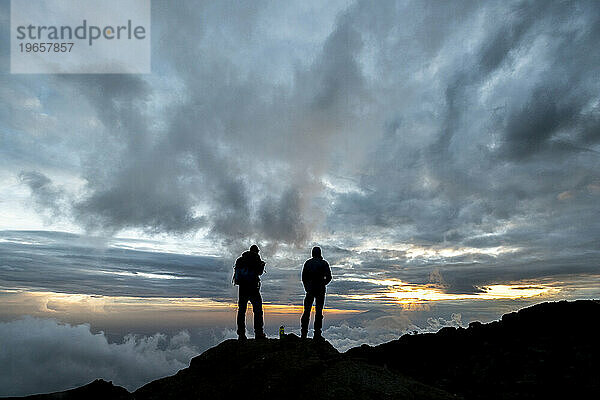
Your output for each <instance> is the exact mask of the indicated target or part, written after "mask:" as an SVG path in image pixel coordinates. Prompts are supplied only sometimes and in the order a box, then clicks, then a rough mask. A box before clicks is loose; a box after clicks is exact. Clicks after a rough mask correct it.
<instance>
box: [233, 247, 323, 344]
mask: <svg viewBox="0 0 600 400" xmlns="http://www.w3.org/2000/svg"><path fill="white" fill-rule="evenodd" d="M259 252H260V249H259V248H258V246H257V245H255V244H253V245H252V246H250V250H247V251H245V252H243V253H242V255H241V256H240V257H238V259H237V260H236V261H235V266H234V275H233V282H234V283H235V284H236V285H238V286H239V290H238V312H237V334H238V338H239V339H240V340H244V339H246V309H247V307H248V301H249V302H250V303H251V304H252V312H253V313H254V337H255V338H256V339H265V338H266V336H265V333H264V328H263V327H264V321H263V309H262V296H261V294H260V275H262V274H263V273H264V271H265V262H264V261H263V260H262V259H261V258H260V255H259ZM329 282H331V269H330V267H329V263H328V262H327V261H325V260H324V259H323V256H322V253H321V248H320V247H313V249H312V258H310V259H308V260H306V262H305V263H304V266H303V268H302V284H303V285H304V290H305V291H306V296H305V298H304V312H303V313H302V318H301V319H300V325H301V337H302V338H303V339H305V338H306V337H307V334H308V324H309V321H310V313H311V309H312V306H313V303H314V304H315V322H314V338H315V339H322V338H323V337H322V332H321V331H322V329H323V306H324V305H325V287H326V286H327V284H329Z"/></svg>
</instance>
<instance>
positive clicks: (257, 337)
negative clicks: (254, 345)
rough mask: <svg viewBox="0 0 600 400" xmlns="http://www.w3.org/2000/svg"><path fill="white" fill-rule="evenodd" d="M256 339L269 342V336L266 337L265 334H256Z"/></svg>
mask: <svg viewBox="0 0 600 400" xmlns="http://www.w3.org/2000/svg"><path fill="white" fill-rule="evenodd" d="M254 339H256V340H267V335H265V333H264V332H261V333H255V334H254Z"/></svg>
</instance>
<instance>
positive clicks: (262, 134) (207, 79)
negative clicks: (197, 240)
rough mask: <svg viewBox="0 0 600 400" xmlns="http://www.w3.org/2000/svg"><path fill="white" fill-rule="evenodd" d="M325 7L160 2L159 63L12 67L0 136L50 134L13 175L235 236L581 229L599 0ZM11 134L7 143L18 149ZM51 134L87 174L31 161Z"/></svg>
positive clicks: (146, 226) (595, 108)
mask: <svg viewBox="0 0 600 400" xmlns="http://www.w3.org/2000/svg"><path fill="white" fill-rule="evenodd" d="M320 7H321V6H317V5H312V6H307V7H300V8H295V7H284V8H283V9H280V7H274V6H273V5H269V4H262V3H250V4H246V5H240V4H237V3H236V5H235V6H231V7H226V6H222V5H221V6H219V7H217V6H210V5H203V6H198V7H192V6H191V5H186V3H183V4H182V6H181V7H177V8H174V7H169V6H168V3H161V2H158V3H156V7H154V10H153V12H154V14H153V26H154V29H155V30H156V32H157V35H153V37H158V38H160V40H156V41H155V42H154V43H153V54H154V57H153V59H154V60H155V65H154V71H155V72H154V74H153V75H151V76H134V75H116V76H112V75H105V76H68V75H65V76H60V77H47V78H44V82H43V86H44V87H46V88H47V90H52V91H54V92H55V93H56V96H53V97H52V98H42V97H41V95H40V93H39V90H36V89H34V86H36V85H37V83H38V82H37V81H36V80H35V79H34V78H31V77H18V78H17V77H14V78H11V79H10V80H8V78H3V79H5V80H7V82H6V83H7V86H6V89H4V90H5V93H4V95H3V99H4V101H8V99H9V97H8V96H12V97H10V98H11V99H12V100H11V101H10V103H11V104H12V106H11V107H13V108H15V110H14V113H12V114H10V115H9V114H6V115H5V116H4V117H3V118H4V121H5V124H6V125H7V127H9V128H10V129H9V131H6V132H5V133H4V134H3V135H5V136H6V135H12V134H9V133H7V132H10V131H22V132H24V133H25V137H27V135H38V136H39V135H43V136H44V137H46V138H48V142H47V143H46V144H44V149H43V150H44V152H43V153H44V154H42V157H41V158H40V160H39V162H38V163H37V164H38V165H35V164H36V163H27V164H28V165H27V167H28V168H27V169H24V170H23V171H25V172H22V173H21V180H22V181H23V182H24V183H25V184H27V185H28V187H29V188H30V189H31V193H32V196H33V198H34V199H35V200H36V201H37V204H38V206H39V207H40V208H46V209H50V210H51V215H54V216H58V215H61V216H63V217H66V218H69V219H71V220H73V221H76V222H77V223H79V224H80V225H82V226H83V227H86V228H87V229H89V230H93V231H98V230H100V231H102V232H108V233H116V232H118V231H121V230H124V229H129V228H138V229H143V230H145V231H147V232H151V233H160V232H167V233H178V234H181V233H186V232H193V233H194V232H198V231H202V232H204V234H205V235H206V238H207V239H208V240H212V241H214V242H221V243H224V244H228V245H232V246H239V245H240V244H241V243H242V242H243V241H244V240H248V239H252V240H258V241H263V242H270V243H282V244H293V245H305V244H306V243H307V242H310V241H311V240H314V239H315V238H329V239H334V240H335V239H337V238H343V240H342V241H346V243H347V242H348V241H350V240H354V241H360V240H363V239H365V238H369V237H373V236H378V237H382V238H385V240H386V241H387V242H390V243H397V242H406V241H415V240H416V241H418V242H419V243H420V244H435V243H442V242H444V243H450V244H451V245H465V244H466V243H467V242H468V243H476V242H477V241H481V240H482V239H483V238H486V239H485V240H486V241H487V242H488V243H489V245H490V246H497V245H500V244H507V243H508V244H513V245H517V244H518V245H522V243H520V242H519V240H520V237H517V235H513V233H514V230H515V229H522V228H523V227H525V226H524V225H527V226H530V227H531V228H532V229H533V230H534V231H535V230H536V228H535V226H534V225H535V224H537V223H538V222H539V221H540V220H543V221H545V222H546V224H547V225H548V228H549V229H550V232H554V233H556V234H559V233H560V231H561V227H562V226H563V220H562V216H563V215H567V216H568V218H570V219H571V220H572V221H573V225H574V226H575V227H577V228H576V231H575V232H573V235H572V239H573V238H575V237H580V236H579V235H580V233H578V232H577V231H578V230H585V231H586V233H590V230H591V231H592V232H596V233H597V226H596V227H592V226H591V225H590V223H589V222H588V221H590V218H589V214H590V213H594V212H596V211H594V207H593V204H594V203H595V202H596V201H597V200H598V198H597V191H595V192H594V191H593V190H589V189H588V188H590V187H595V185H596V186H597V185H598V184H599V182H600V176H599V175H598V174H597V172H595V171H598V168H597V167H598V163H599V158H598V139H599V136H598V134H597V133H596V132H597V131H598V127H599V125H598V121H599V120H600V117H599V115H600V114H599V104H600V103H599V101H600V100H599V98H598V85H599V84H598V80H597V79H595V74H594V71H595V66H596V65H598V61H599V60H598V55H597V52H593V51H589V49H590V48H594V46H595V43H597V40H598V38H600V31H599V30H598V28H597V26H598V25H599V24H598V21H599V20H600V10H599V7H598V5H597V3H595V2H579V3H577V4H574V3H564V2H550V3H549V2H546V1H542V2H519V1H514V2H509V3H502V4H496V3H493V2H483V3H481V2H480V3H470V2H460V3H454V2H453V3H449V4H446V3H444V4H437V3H435V5H433V4H428V3H422V2H409V3H397V2H394V1H383V2H378V4H377V6H376V7H373V6H372V4H370V3H364V2H360V1H359V2H356V3H353V4H344V3H340V4H335V5H333V6H332V7H328V8H326V9H325V8H324V9H321V8H320ZM224 10H227V12H225V11H224ZM448 16H452V17H451V18H447V17H448ZM200 21H201V22H200ZM309 21H313V22H312V23H314V24H315V28H314V29H312V30H311V31H307V30H306V24H307V23H308V22H309ZM172 26H178V29H176V30H174V29H168V28H167V27H172ZM182 37H194V40H193V41H192V42H190V45H189V46H186V50H185V51H182V50H181V48H180V47H178V46H172V45H171V44H172V43H178V42H179V41H181V40H182ZM17 84H19V85H21V86H24V87H26V88H28V89H27V90H26V91H24V92H23V93H22V94H20V95H19V96H17V97H16V98H15V97H14V88H15V85H17ZM19 98H20V99H21V100H19V102H20V104H27V106H26V107H23V106H21V107H17V104H16V100H15V99H19ZM72 98H76V99H77V103H75V102H73V100H72ZM66 107H69V113H70V114H76V116H71V115H68V114H67V113H66V112H65V108H66ZM40 118H45V119H50V120H51V121H50V122H51V123H50V124H39V123H37V124H36V123H34V121H37V120H39V119H40ZM67 124H69V129H68V133H67ZM61 131H64V132H65V133H61ZM66 134H68V135H72V136H73V137H72V138H71V139H70V141H71V143H67V142H66V141H65V140H66V138H65V135H66ZM9 139H10V140H9V141H8V142H7V143H8V145H9V148H8V151H9V154H11V155H13V159H14V160H16V158H15V156H14V155H15V154H19V155H21V156H23V155H26V154H27V153H28V152H27V150H26V149H25V148H24V147H23V145H24V143H25V139H13V138H12V136H9ZM51 139H53V140H54V143H56V144H55V146H59V147H55V148H62V149H63V150H68V153H69V163H65V164H64V165H63V168H62V170H63V171H62V172H61V173H66V174H72V175H74V176H75V177H76V178H77V179H78V180H79V181H78V182H79V184H78V185H63V184H61V183H59V182H60V179H61V176H60V174H57V173H56V171H57V169H56V168H60V163H58V164H57V162H56V159H55V158H54V159H53V160H52V163H53V164H54V165H55V167H56V168H53V169H52V170H50V169H48V168H47V163H46V164H43V163H42V161H44V162H46V159H48V161H47V162H51V161H50V158H49V156H50V154H51V152H52V151H53V150H52V148H53V145H52V142H51ZM83 143H85V145H82V144H83ZM71 145H72V146H71ZM74 156H75V157H74ZM22 159H23V158H21V160H22ZM17 164H19V163H17ZM20 164H23V163H22V162H21V163H20ZM30 164H34V165H30ZM46 171H51V173H47V172H46ZM56 179H58V182H55V180H56ZM59 188H60V190H64V191H65V192H70V193H71V194H70V195H68V196H67V195H66V194H64V193H62V192H61V191H60V190H59ZM561 193H571V194H572V195H571V196H566V195H562V196H559V195H560V194H561ZM58 200H62V202H58ZM67 203H70V204H67ZM555 210H560V213H555V212H553V211H555ZM517 225H518V226H519V227H518V228H516V226H517ZM537 230H538V231H539V232H542V230H541V229H539V228H538V229H537ZM543 232H548V231H546V230H544V231H543ZM581 234H583V232H581ZM348 237H351V238H348ZM549 251H550V250H549Z"/></svg>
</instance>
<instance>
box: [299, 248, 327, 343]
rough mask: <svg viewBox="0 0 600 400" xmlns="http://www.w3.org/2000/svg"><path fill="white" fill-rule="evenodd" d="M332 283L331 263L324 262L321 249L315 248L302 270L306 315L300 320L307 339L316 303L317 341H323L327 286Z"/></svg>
mask: <svg viewBox="0 0 600 400" xmlns="http://www.w3.org/2000/svg"><path fill="white" fill-rule="evenodd" d="M329 282H331V269H330V268H329V263H328V262H327V261H325V260H323V256H322V255H321V248H320V247H313V249H312V258H310V259H308V260H306V262H305V263H304V267H303V268H302V283H303V284H304V290H306V297H305V298H304V313H303V314H302V318H301V319H300V323H301V325H302V329H301V332H300V333H301V337H302V338H303V339H305V338H306V335H307V333H308V322H309V320H310V310H311V308H312V305H313V301H314V302H315V335H314V338H315V339H322V338H323V337H322V336H321V329H322V328H323V305H325V286H326V285H327V284H328V283H329Z"/></svg>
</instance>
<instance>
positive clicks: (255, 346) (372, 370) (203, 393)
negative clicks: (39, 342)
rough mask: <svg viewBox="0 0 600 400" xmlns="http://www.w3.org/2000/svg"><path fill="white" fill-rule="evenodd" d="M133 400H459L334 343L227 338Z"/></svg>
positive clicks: (289, 338)
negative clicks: (345, 351)
mask: <svg viewBox="0 0 600 400" xmlns="http://www.w3.org/2000/svg"><path fill="white" fill-rule="evenodd" d="M133 395H134V398H135V399H192V398H194V399H196V398H206V399H234V398H258V399H260V398H263V399H311V398H318V399H449V398H455V397H453V396H450V395H449V394H447V393H445V392H443V391H441V390H439V389H435V388H432V387H428V386H426V385H423V384H421V383H418V382H416V381H414V380H412V379H409V378H406V377H404V376H403V375H401V374H397V373H394V372H392V371H390V370H388V369H386V368H384V367H381V366H378V365H370V364H368V363H366V362H364V361H361V360H358V361H357V360H348V359H347V358H346V357H344V355H343V354H340V353H339V352H338V351H337V350H336V349H335V348H333V346H332V345H331V344H329V343H328V342H325V341H314V340H311V339H308V340H301V339H299V338H298V337H297V336H295V335H287V336H286V338H284V339H283V340H277V339H267V340H262V341H261V340H259V341H256V340H248V341H246V342H243V343H240V342H238V341H237V340H227V341H225V342H223V343H221V344H220V345H218V346H216V347H214V348H212V349H210V350H208V351H206V352H204V353H203V354H202V355H200V356H198V357H196V358H194V359H193V360H192V362H191V363H190V367H189V368H186V369H183V370H181V371H179V373H177V374H176V375H175V376H172V377H168V378H164V379H159V380H157V381H154V382H151V383H149V384H147V385H145V386H143V387H142V388H140V389H138V390H137V391H135V393H134V394H133Z"/></svg>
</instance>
